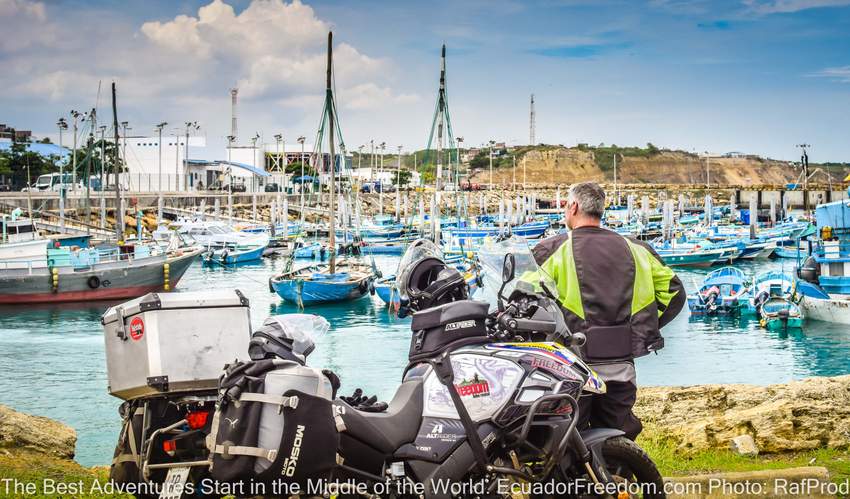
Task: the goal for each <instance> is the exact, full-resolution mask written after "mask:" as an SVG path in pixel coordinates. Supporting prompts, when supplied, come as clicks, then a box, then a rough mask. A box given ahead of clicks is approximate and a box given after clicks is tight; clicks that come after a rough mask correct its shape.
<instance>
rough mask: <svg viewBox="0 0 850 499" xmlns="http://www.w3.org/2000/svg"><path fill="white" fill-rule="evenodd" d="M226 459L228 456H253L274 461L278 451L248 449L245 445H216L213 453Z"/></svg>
mask: <svg viewBox="0 0 850 499" xmlns="http://www.w3.org/2000/svg"><path fill="white" fill-rule="evenodd" d="M213 452H215V453H216V454H221V455H222V456H224V457H225V458H226V457H228V456H253V457H261V458H263V459H268V460H269V461H274V460H275V458H277V450H275V449H261V448H259V447H246V446H244V445H227V444H224V445H216V446H215V450H214V451H213Z"/></svg>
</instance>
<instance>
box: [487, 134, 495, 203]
mask: <svg viewBox="0 0 850 499" xmlns="http://www.w3.org/2000/svg"><path fill="white" fill-rule="evenodd" d="M495 143H496V141H495V140H491V141H490V149H489V154H488V156H490V189H489V190H491V191H492V190H493V144H495Z"/></svg>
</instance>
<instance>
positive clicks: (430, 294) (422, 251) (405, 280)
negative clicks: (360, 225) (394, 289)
mask: <svg viewBox="0 0 850 499" xmlns="http://www.w3.org/2000/svg"><path fill="white" fill-rule="evenodd" d="M399 268H400V271H399V274H398V278H397V280H396V285H397V286H398V290H399V294H400V295H401V298H402V303H403V305H404V306H405V308H407V309H409V310H411V311H414V312H417V311H419V310H425V309H427V308H431V307H435V306H437V305H442V304H445V303H449V302H453V301H455V300H465V299H466V298H467V297H468V295H469V291H468V287H467V285H466V281H465V280H464V279H463V276H462V275H461V273H460V272H458V271H457V269H454V268H452V267H450V266H448V265H446V263H445V262H444V261H443V252H442V251H441V250H440V249H439V247H437V245H435V244H434V243H433V242H431V241H429V240H427V239H419V240H417V241H414V242H413V243H411V244H410V246H409V247H408V248H407V251H405V253H404V256H402V258H401V262H400V263H399Z"/></svg>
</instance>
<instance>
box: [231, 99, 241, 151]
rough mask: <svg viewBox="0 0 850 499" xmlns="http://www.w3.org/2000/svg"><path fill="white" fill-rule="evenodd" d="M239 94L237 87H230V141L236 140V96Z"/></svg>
mask: <svg viewBox="0 0 850 499" xmlns="http://www.w3.org/2000/svg"><path fill="white" fill-rule="evenodd" d="M237 94H239V89H238V88H231V89H230V136H231V137H233V138H232V139H230V143H231V144H233V143H234V142H236V96H237Z"/></svg>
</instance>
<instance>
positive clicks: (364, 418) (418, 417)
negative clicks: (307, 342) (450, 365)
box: [334, 379, 422, 454]
mask: <svg viewBox="0 0 850 499" xmlns="http://www.w3.org/2000/svg"><path fill="white" fill-rule="evenodd" d="M334 405H336V406H337V407H338V408H342V409H343V410H342V411H341V412H342V420H343V422H344V423H345V433H346V434H348V435H349V436H351V437H353V438H356V439H357V440H360V441H361V442H363V443H366V444H368V445H370V446H372V447H374V448H375V449H377V450H379V451H381V452H383V453H385V454H392V453H393V452H394V451H395V450H396V449H398V448H399V447H401V446H402V445H403V444H406V443H409V442H413V441H414V440H416V434H417V432H418V431H419V424H420V422H421V421H422V380H421V379H414V380H410V381H405V382H404V383H402V384H401V386H399V387H398V390H396V392H395V396H393V399H392V401H390V403H389V407H387V410H386V411H385V412H363V411H358V410H357V409H355V408H353V407H351V406H350V405H348V404H346V403H345V402H343V401H342V400H340V399H336V400H334Z"/></svg>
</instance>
